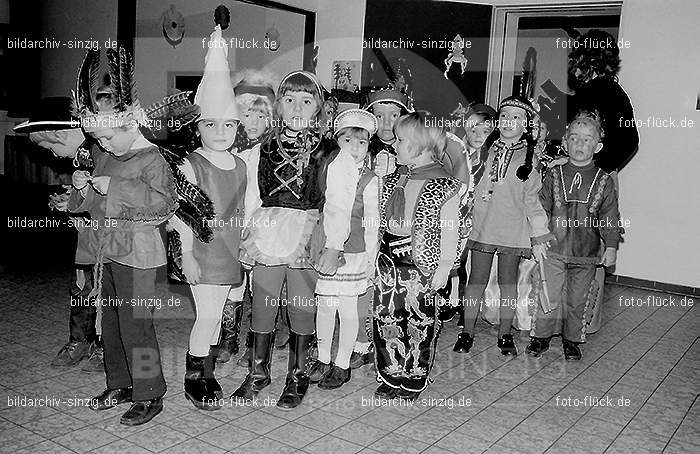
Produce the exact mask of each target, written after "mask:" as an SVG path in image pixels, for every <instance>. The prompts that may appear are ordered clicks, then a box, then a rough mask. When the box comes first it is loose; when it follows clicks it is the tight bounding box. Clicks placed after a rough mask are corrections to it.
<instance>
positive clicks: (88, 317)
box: [69, 265, 97, 342]
mask: <svg viewBox="0 0 700 454" xmlns="http://www.w3.org/2000/svg"><path fill="white" fill-rule="evenodd" d="M75 267H76V269H78V270H81V271H83V273H84V274H85V283H84V284H83V288H80V287H78V284H77V282H76V274H77V273H73V279H72V281H71V286H70V287H71V288H70V318H69V326H70V341H71V342H94V341H96V340H97V334H96V332H95V320H96V318H97V308H96V307H95V301H94V299H90V298H88V295H89V294H90V291H91V290H92V287H93V282H92V265H76V266H75Z"/></svg>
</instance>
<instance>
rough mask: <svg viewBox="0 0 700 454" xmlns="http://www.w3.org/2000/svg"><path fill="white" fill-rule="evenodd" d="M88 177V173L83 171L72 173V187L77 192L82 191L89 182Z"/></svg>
mask: <svg viewBox="0 0 700 454" xmlns="http://www.w3.org/2000/svg"><path fill="white" fill-rule="evenodd" d="M90 177H91V176H90V172H87V171H85V170H76V171H75V172H73V178H72V182H73V187H74V188H75V189H77V190H78V191H80V190H81V189H84V188H85V186H87V184H88V182H89V181H90Z"/></svg>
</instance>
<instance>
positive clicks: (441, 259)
mask: <svg viewBox="0 0 700 454" xmlns="http://www.w3.org/2000/svg"><path fill="white" fill-rule="evenodd" d="M431 122H432V119H427V118H426V116H425V115H423V114H420V113H417V112H416V113H410V114H408V115H405V116H403V117H401V118H400V119H399V120H398V121H397V123H396V126H395V127H394V131H395V134H396V142H395V143H394V148H395V149H396V161H397V164H399V165H404V166H406V170H407V173H399V172H394V173H392V174H390V175H387V176H386V177H384V185H383V187H382V194H381V198H380V215H381V221H380V228H381V233H380V238H381V242H380V245H379V255H378V258H377V270H376V271H377V275H378V276H377V279H378V281H377V284H376V288H375V292H374V330H373V331H374V334H373V336H374V348H375V358H376V367H377V374H378V380H379V381H381V382H382V384H381V385H380V386H379V387H378V388H377V390H376V391H375V394H376V395H377V396H378V397H381V398H388V399H392V398H394V397H400V398H403V399H407V400H414V399H416V398H417V397H418V395H419V394H420V393H421V392H422V391H423V390H424V389H425V388H426V387H427V386H428V383H429V379H428V378H429V374H430V370H431V367H432V364H433V359H434V356H435V336H437V330H438V329H439V326H440V322H439V320H438V313H437V306H438V305H439V304H441V301H439V300H438V297H437V295H436V292H437V291H438V290H441V289H443V288H444V287H445V286H446V285H447V282H448V279H449V276H450V271H451V270H452V268H453V265H454V262H455V260H456V258H457V256H458V253H459V206H460V200H461V198H462V196H463V195H464V194H465V193H466V192H467V186H466V185H465V184H464V183H462V182H461V181H460V180H458V179H457V178H454V177H452V176H451V175H450V174H449V173H448V172H447V171H446V170H445V168H444V166H443V165H442V164H441V163H440V161H439V157H440V156H441V155H442V153H443V151H444V147H445V146H446V143H447V136H446V133H445V132H444V131H443V130H442V129H441V128H437V127H434V126H429V124H430V123H431Z"/></svg>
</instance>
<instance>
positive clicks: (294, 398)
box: [277, 331, 314, 408]
mask: <svg viewBox="0 0 700 454" xmlns="http://www.w3.org/2000/svg"><path fill="white" fill-rule="evenodd" d="M313 338H314V335H313V334H297V333H295V332H293V331H290V332H289V360H288V361H287V380H286V382H285V384H284V389H283V390H282V395H281V396H280V398H279V400H278V401H277V406H278V407H281V408H295V407H298V406H299V405H300V404H301V402H302V401H303V400H304V396H306V391H307V390H308V389H309V376H308V375H306V369H307V367H308V366H307V363H308V361H309V349H310V348H311V343H312V341H313Z"/></svg>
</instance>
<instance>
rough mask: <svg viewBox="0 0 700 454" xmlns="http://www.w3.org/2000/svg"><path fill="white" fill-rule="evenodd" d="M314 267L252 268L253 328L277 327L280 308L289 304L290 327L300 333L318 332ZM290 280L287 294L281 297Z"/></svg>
mask: <svg viewBox="0 0 700 454" xmlns="http://www.w3.org/2000/svg"><path fill="white" fill-rule="evenodd" d="M317 278H318V275H317V274H316V271H315V270H313V269H295V268H289V267H288V266H285V265H278V266H264V265H259V266H256V267H254V268H253V311H252V312H253V316H252V321H251V326H252V331H255V332H256V333H271V332H272V331H274V330H275V320H276V318H277V311H278V310H279V309H280V307H282V306H286V307H287V314H288V316H289V329H290V330H292V331H293V332H295V333H297V334H314V332H316V322H315V318H316V297H315V296H314V291H315V290H316V280H317ZM285 279H287V297H286V299H285V298H281V297H280V292H281V291H282V283H283V282H284V280H285Z"/></svg>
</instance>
